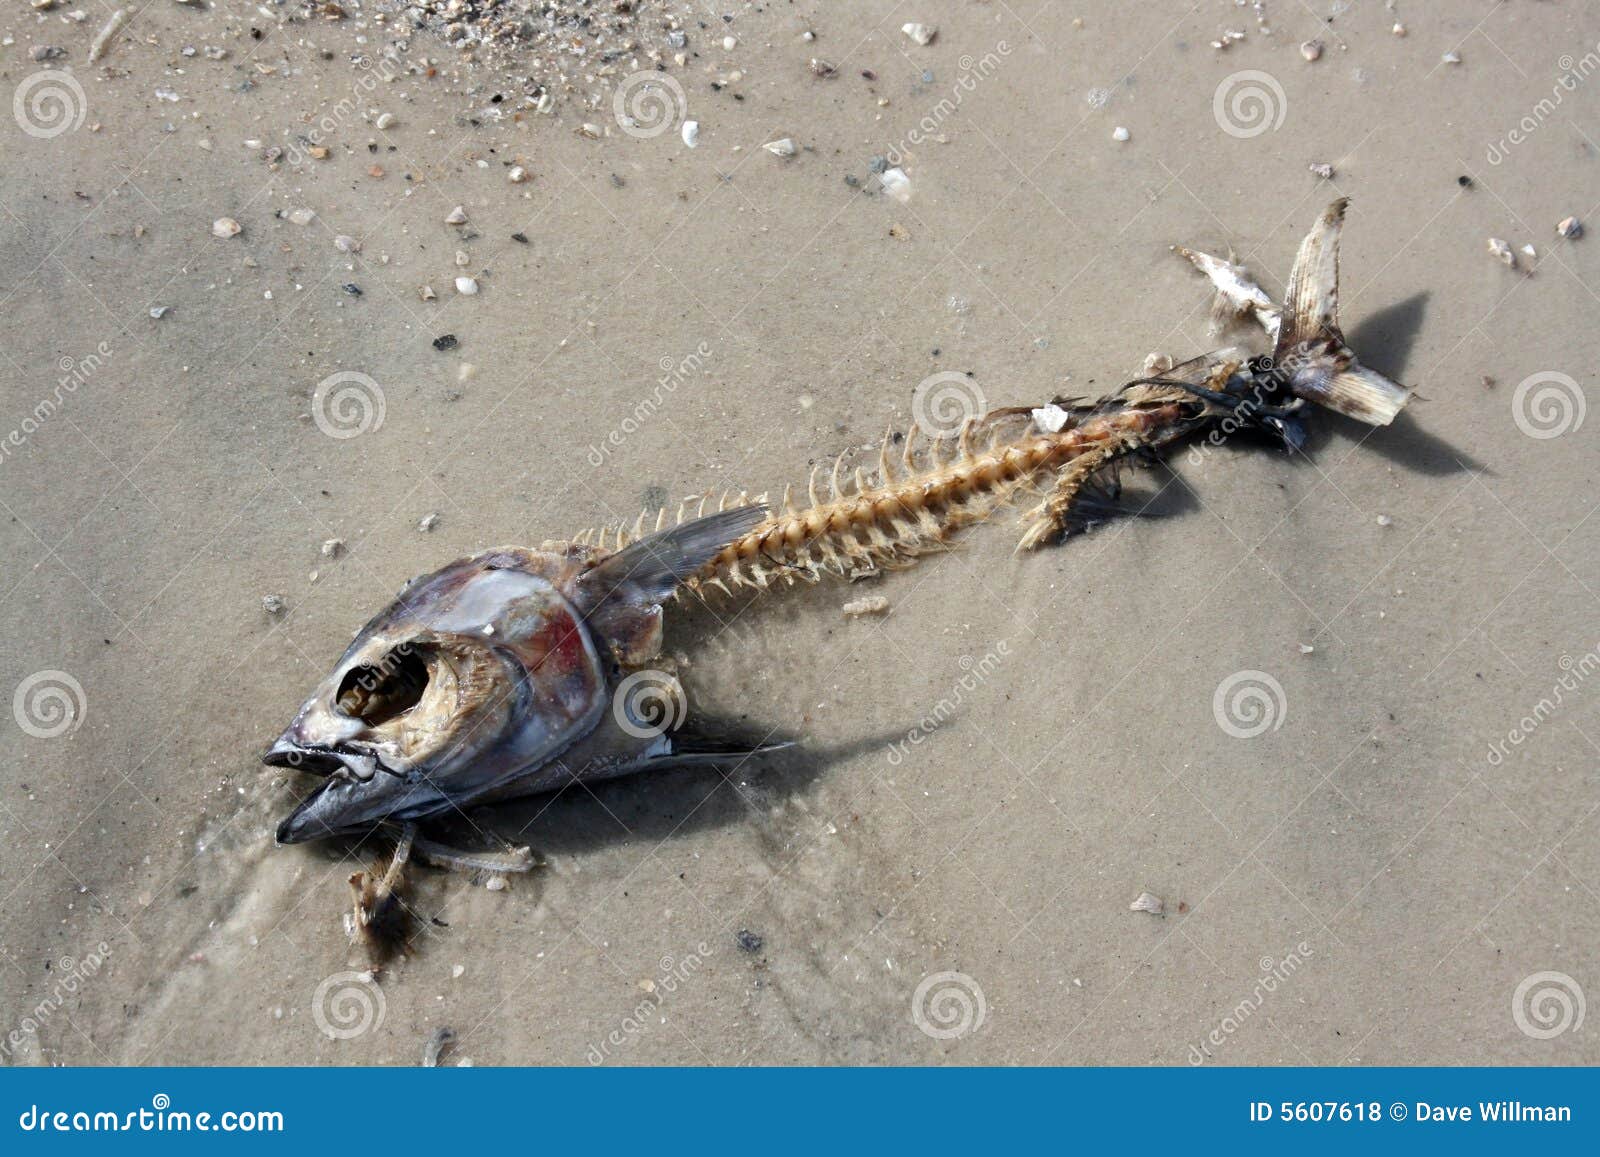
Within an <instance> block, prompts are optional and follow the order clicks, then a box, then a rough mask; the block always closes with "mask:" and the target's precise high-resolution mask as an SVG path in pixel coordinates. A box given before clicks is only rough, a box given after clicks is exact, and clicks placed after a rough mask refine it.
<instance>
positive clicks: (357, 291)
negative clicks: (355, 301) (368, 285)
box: [339, 281, 361, 297]
mask: <svg viewBox="0 0 1600 1157" xmlns="http://www.w3.org/2000/svg"><path fill="white" fill-rule="evenodd" d="M339 288H340V289H342V290H344V291H345V292H346V293H348V294H349V295H350V296H351V297H360V296H361V287H360V286H359V285H357V284H356V283H355V282H353V281H347V282H345V283H344V284H343V285H341V286H340V287H339Z"/></svg>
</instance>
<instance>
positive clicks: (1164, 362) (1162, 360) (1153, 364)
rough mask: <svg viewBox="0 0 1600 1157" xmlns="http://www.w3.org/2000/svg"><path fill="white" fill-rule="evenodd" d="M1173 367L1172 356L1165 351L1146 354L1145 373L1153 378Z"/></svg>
mask: <svg viewBox="0 0 1600 1157" xmlns="http://www.w3.org/2000/svg"><path fill="white" fill-rule="evenodd" d="M1171 368H1172V357H1171V355H1170V354H1164V353H1148V354H1145V355H1144V374H1145V377H1147V378H1153V377H1155V376H1156V375H1157V374H1164V373H1166V372H1167V371H1168V370H1170V369H1171Z"/></svg>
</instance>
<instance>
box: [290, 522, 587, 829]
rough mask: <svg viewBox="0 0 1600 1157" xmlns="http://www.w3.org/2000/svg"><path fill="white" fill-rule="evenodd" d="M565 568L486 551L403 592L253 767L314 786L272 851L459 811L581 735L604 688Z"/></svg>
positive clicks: (531, 554)
mask: <svg viewBox="0 0 1600 1157" xmlns="http://www.w3.org/2000/svg"><path fill="white" fill-rule="evenodd" d="M565 566H568V563H567V560H565V559H564V558H562V557H561V556H556V555H547V554H541V553H540V552H536V551H523V550H500V551H491V552H488V553H486V554H482V555H477V556H474V557H472V558H466V559H461V560H459V561H457V562H454V563H451V564H450V565H449V566H446V567H444V568H443V569H441V570H439V571H436V572H434V573H433V574H431V575H426V576H423V577H422V578H418V579H414V580H412V582H410V583H409V584H407V586H406V587H405V588H404V589H403V590H402V591H401V592H400V594H399V596H398V597H397V598H396V599H395V600H394V602H393V603H391V604H390V605H389V606H388V607H387V608H385V609H384V610H383V611H382V612H380V613H379V614H378V615H377V616H376V617H374V618H373V619H372V620H371V621H370V622H369V623H368V624H367V625H366V626H365V627H364V628H363V629H362V630H361V631H360V633H359V634H358V635H357V636H356V638H355V639H354V641H353V642H352V643H351V644H350V646H349V648H348V649H347V650H346V651H345V653H344V655H343V656H341V658H340V659H339V661H338V662H337V663H336V664H335V665H334V667H333V669H332V670H331V671H330V672H329V673H328V675H327V677H326V678H324V679H323V680H322V681H321V682H320V683H318V684H317V687H316V689H315V690H314V691H313V692H312V693H311V695H310V697H309V698H307V699H306V701H305V703H304V704H303V705H302V706H301V708H300V710H299V712H297V713H296V715H295V717H294V720H293V722H291V723H290V724H289V726H288V727H287V728H286V729H285V730H284V732H283V734H282V735H281V736H279V737H278V739H277V741H276V742H275V743H273V745H272V746H271V748H269V749H268V751H267V752H266V754H265V756H264V757H263V759H264V762H266V763H267V764H269V765H271V766H276V767H289V768H298V769H300V770H303V771H307V772H311V773H313V774H318V775H322V776H325V777H326V782H325V783H324V784H323V785H322V786H321V787H320V788H319V789H318V790H317V791H316V792H315V793H313V795H312V796H311V797H310V798H308V799H307V800H306V801H305V802H304V803H303V804H302V805H301V806H300V807H299V808H298V809H296V811H295V812H294V814H292V815H291V816H290V817H289V818H288V819H286V820H285V821H284V822H283V824H282V825H280V827H279V829H278V839H279V842H281V843H297V842H300V841H303V840H309V839H317V838H320V837H323V836H329V835H336V834H342V833H346V832H352V831H359V830H363V829H366V828H370V827H371V826H373V825H375V824H376V823H379V822H382V821H384V820H398V821H404V820H413V819H421V818H426V817H427V816H429V815H433V814H437V813H438V812H441V811H444V810H446V809H449V808H451V807H459V806H462V805H464V804H468V803H470V802H472V800H474V799H475V798H477V797H478V796H481V795H483V794H485V793H486V792H489V791H491V790H493V789H494V788H496V787H498V786H500V785H502V784H503V783H505V782H506V781H507V780H508V779H511V778H514V777H515V776H516V775H517V774H518V773H520V772H523V771H525V770H526V769H528V768H530V767H537V766H540V765H542V764H544V763H546V762H548V761H549V760H550V759H552V758H554V757H556V756H557V755H559V754H560V752H561V751H562V750H564V749H565V748H566V747H567V746H569V745H570V744H572V743H573V742H574V741H575V740H577V739H578V738H581V737H582V736H583V735H584V734H586V733H587V731H588V730H589V729H591V728H592V727H593V726H594V724H595V722H596V721H597V720H598V718H599V717H600V715H601V714H602V712H603V711H604V708H605V703H606V695H607V691H606V676H605V668H604V665H603V663H602V659H601V654H600V651H599V650H598V649H597V646H596V642H595V639H594V638H593V636H592V634H591V632H590V630H589V629H588V626H587V624H586V623H585V622H584V620H583V616H582V613H581V612H580V611H579V609H578V608H577V607H576V606H575V605H574V603H573V601H572V600H571V599H570V598H569V597H567V595H566V594H565V593H563V590H562V585H563V584H562V577H561V572H562V568H563V567H565Z"/></svg>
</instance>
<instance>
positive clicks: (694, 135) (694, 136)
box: [678, 121, 700, 149]
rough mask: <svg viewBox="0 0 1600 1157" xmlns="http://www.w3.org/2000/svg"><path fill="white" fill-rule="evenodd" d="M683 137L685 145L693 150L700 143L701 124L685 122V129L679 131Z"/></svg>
mask: <svg viewBox="0 0 1600 1157" xmlns="http://www.w3.org/2000/svg"><path fill="white" fill-rule="evenodd" d="M678 131H679V133H680V134H681V135H682V137H683V143H684V144H686V145H688V146H689V147H690V148H691V149H692V148H694V147H695V146H696V145H698V144H699V143H700V122H699V121H684V122H683V128H681V129H680V130H678Z"/></svg>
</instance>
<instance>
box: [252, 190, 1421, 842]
mask: <svg viewBox="0 0 1600 1157" xmlns="http://www.w3.org/2000/svg"><path fill="white" fill-rule="evenodd" d="M1345 205H1346V202H1345V201H1343V200H1340V201H1337V202H1335V203H1334V204H1333V205H1332V206H1330V207H1329V208H1328V210H1327V211H1326V212H1324V213H1323V215H1322V217H1321V218H1320V219H1319V220H1318V222H1317V224H1316V226H1315V227H1314V228H1313V229H1312V231H1311V232H1310V234H1309V235H1308V236H1307V237H1306V239H1305V241H1304V242H1303V243H1302V244H1301V246H1300V251H1299V254H1298V256H1297V258H1296V260H1295V265H1294V270H1293V273H1292V274H1291V276H1290V280H1289V288H1288V294H1287V298H1286V300H1285V302H1284V303H1283V306H1282V308H1281V310H1279V309H1277V308H1274V307H1273V305H1272V303H1271V301H1270V300H1269V299H1268V297H1267V295H1266V294H1265V293H1264V292H1263V291H1262V290H1261V289H1260V288H1259V287H1257V286H1256V285H1255V284H1254V283H1253V282H1251V281H1250V280H1249V278H1248V275H1247V274H1245V272H1244V271H1243V270H1242V269H1241V268H1240V267H1238V266H1236V265H1233V264H1232V263H1231V262H1226V261H1222V260H1220V259H1218V258H1213V257H1208V256H1206V255H1205V254H1194V253H1192V252H1190V251H1187V250H1184V251H1182V252H1183V253H1184V255H1185V256H1186V257H1188V258H1189V259H1190V260H1191V261H1193V262H1194V263H1195V264H1196V265H1197V267H1199V268H1200V269H1201V271H1202V272H1204V273H1206V275H1207V276H1208V277H1209V278H1211V280H1212V282H1213V284H1214V286H1215V288H1216V289H1217V291H1218V293H1219V295H1220V297H1221V299H1222V300H1223V302H1224V303H1225V305H1226V307H1227V309H1228V311H1230V312H1233V313H1236V314H1253V315H1254V316H1255V317H1256V318H1257V320H1259V321H1260V322H1261V324H1262V325H1263V326H1264V327H1265V328H1266V329H1267V330H1268V332H1269V333H1270V334H1272V336H1273V337H1274V338H1275V346H1274V350H1273V353H1272V355H1271V356H1270V357H1268V358H1255V359H1251V358H1249V357H1247V356H1246V355H1245V354H1244V353H1242V352H1240V351H1239V350H1237V349H1233V348H1228V349H1220V350H1216V351H1213V352H1211V353H1208V354H1205V355H1203V356H1201V357H1198V358H1195V359H1193V360H1191V361H1188V362H1185V363H1183V364H1181V365H1178V366H1175V367H1173V368H1172V369H1170V370H1167V371H1164V372H1162V373H1160V374H1158V375H1152V376H1149V377H1143V378H1138V379H1135V380H1133V381H1131V382H1129V383H1128V384H1127V385H1125V386H1124V387H1123V388H1122V389H1120V390H1119V391H1117V392H1116V393H1115V394H1113V395H1111V396H1109V397H1106V398H1103V399H1100V400H1098V401H1094V402H1083V401H1070V400H1060V399H1058V400H1057V402H1056V403H1052V405H1051V406H1050V407H1048V408H1045V409H1041V410H1033V409H1029V408H1015V409H1002V410H995V411H991V412H989V413H987V414H984V415H981V416H974V417H972V418H970V419H968V420H967V421H965V422H963V423H962V424H961V425H960V428H959V431H958V432H953V433H954V436H953V437H951V438H949V439H938V438H935V439H932V440H931V441H929V442H928V443H927V444H926V445H925V446H924V447H923V448H920V449H919V448H918V445H917V434H918V431H917V429H916V427H915V426H914V427H913V428H912V430H911V431H910V433H909V434H908V435H907V436H906V437H905V438H904V439H903V445H902V444H900V440H899V439H897V438H896V437H893V436H891V437H887V438H885V440H884V443H883V446H882V450H881V453H880V455H879V459H878V463H877V469H876V472H875V473H874V474H871V475H868V474H866V473H864V472H863V471H861V470H859V469H858V470H856V471H854V472H853V474H852V475H851V476H850V477H849V478H842V477H841V464H842V462H843V459H841V460H840V462H837V463H835V465H834V468H833V471H832V474H831V476H830V477H829V478H828V480H827V481H826V482H825V483H824V485H823V488H822V489H821V490H820V491H819V486H818V481H817V477H816V474H815V473H813V476H812V479H811V482H810V484H809V486H808V488H807V492H806V494H805V496H804V497H803V498H801V499H799V500H797V499H796V497H795V495H794V494H793V492H792V491H789V490H786V491H785V492H784V496H783V499H782V502H781V503H779V504H777V505H776V506H775V507H774V508H772V509H769V507H768V506H767V504H766V503H765V502H764V501H762V500H759V499H757V500H747V499H745V498H744V497H743V496H740V497H738V498H736V499H734V500H733V501H732V502H731V503H728V502H727V501H726V500H724V502H723V503H721V504H720V505H723V506H725V507H726V508H725V509H719V510H716V511H715V512H713V513H710V514H706V513H705V510H704V505H705V504H704V503H702V504H701V508H700V509H699V510H698V511H697V512H696V513H697V516H696V517H694V518H692V519H688V520H685V518H684V512H683V511H682V510H680V512H679V518H678V523H677V524H676V525H670V526H669V525H667V523H668V521H669V520H668V519H667V518H666V514H665V511H662V512H660V514H658V515H657V517H656V521H655V524H654V529H653V530H651V531H650V532H648V533H646V528H645V525H644V522H643V518H642V516H641V520H640V521H639V522H638V523H636V524H635V525H634V527H633V528H632V530H631V531H629V530H625V529H617V530H614V531H602V532H601V533H600V534H599V535H597V536H594V535H588V534H585V535H580V536H578V537H577V538H576V539H574V540H572V541H567V542H552V543H545V544H544V545H542V546H541V547H540V548H538V549H536V550H529V549H522V548H503V549H500V550H492V551H488V552H486V553H483V554H479V555H475V556H473V557H471V558H465V559H461V560H458V561H456V562H453V563H450V564H449V565H448V566H446V567H444V568H443V569H441V570H438V571H435V572H434V573H433V574H430V575H426V576H424V577H422V578H418V579H414V580H413V581H412V582H410V583H409V584H407V586H406V587H405V588H404V589H403V590H402V591H401V592H400V594H399V596H398V598H396V600H395V601H394V603H393V604H392V605H391V606H389V607H388V608H386V609H385V610H383V611H382V612H381V613H380V614H378V615H377V617H375V618H374V619H373V620H372V621H371V622H369V623H368V624H367V625H366V627H365V628H363V629H362V631H361V632H360V634H359V635H357V637H356V638H355V641H354V642H352V643H351V644H350V646H349V648H348V649H347V650H346V651H345V653H344V655H343V656H342V657H341V658H340V660H339V662H338V663H337V664H336V665H335V666H334V669H333V671H332V672H331V673H330V674H329V675H328V677H327V678H326V679H325V680H323V681H322V683H320V684H319V685H318V687H317V688H316V690H315V691H314V692H313V693H312V695H311V697H310V698H309V699H307V700H306V702H305V704H304V706H302V707H301V709H300V711H299V713H298V714H297V715H296V716H295V719H294V722H293V723H291V724H290V726H289V727H288V729H287V730H285V731H284V733H283V735H282V736H281V737H280V738H279V739H278V740H277V742H276V743H274V744H273V746H272V748H271V749H270V750H269V751H268V752H267V754H266V756H265V760H266V762H267V763H269V764H273V765H277V766H283V767H297V768H299V769H301V770H303V771H307V772H311V773H314V774H318V775H321V776H322V777H323V782H322V784H321V785H320V786H319V787H318V788H317V789H316V790H315V791H313V792H312V794H311V795H310V796H309V797H308V798H307V799H306V800H305V801H304V802H303V803H302V804H301V805H300V806H299V807H298V808H296V809H295V810H294V812H293V813H292V814H291V815H290V816H289V817H288V818H287V819H285V820H284V821H283V823H282V824H281V825H280V826H279V828H278V832H277V836H278V839H279V841H280V842H282V843H298V842H301V841H305V840H313V839H318V838H322V837H325V836H334V835H347V834H355V833H363V832H368V831H371V830H373V829H375V828H378V827H380V826H385V825H388V826H394V827H400V828H402V829H404V830H405V832H406V833H407V836H406V842H405V846H406V847H408V848H409V847H410V837H411V834H412V833H415V832H416V831H417V826H418V825H421V826H422V827H423V829H424V830H426V825H427V824H428V823H429V821H432V820H437V819H439V818H441V817H445V816H448V815H450V814H452V813H457V812H460V811H461V809H464V808H468V807H473V806H478V805H482V804H488V803H494V802H498V801H503V800H507V799H511V798H513V797H517V796H524V795H531V794H536V793H539V792H543V791H548V790H551V789H554V788H558V787H561V786H563V785H565V784H567V783H570V782H572V781H574V780H585V781H587V780H594V779H599V778H605V777H610V776H616V775H622V774H627V773H631V772H636V771H640V770H643V769H646V768H652V767H664V766H670V765H673V764H681V763H685V762H696V761H727V760H733V759H738V758H741V757H743V756H746V755H749V754H751V753H752V752H753V751H754V752H759V751H761V750H765V749H763V748H760V747H757V748H754V749H752V748H751V747H749V746H748V745H746V746H744V747H742V748H740V747H735V746H729V745H727V744H719V743H718V742H716V741H715V740H713V739H710V738H708V737H707V736H705V735H704V734H701V733H699V732H698V731H697V730H696V729H695V728H694V727H693V726H692V725H688V724H687V723H686V720H685V718H684V710H683V701H682V691H681V688H679V687H678V685H677V683H676V680H675V679H674V678H673V677H672V675H671V674H670V673H668V672H666V671H664V670H662V667H663V666H664V664H663V662H662V660H661V657H660V648H661V636H662V620H663V615H664V613H665V612H664V608H665V607H666V606H667V605H669V604H670V603H671V601H672V599H673V598H674V596H682V595H685V594H704V593H706V592H709V591H711V590H713V589H716V590H721V591H725V592H732V591H735V590H738V589H740V588H754V589H758V590H759V589H766V588H769V587H771V586H774V585H775V584H780V583H793V582H795V581H797V580H805V581H816V580H818V579H820V578H822V577H823V576H825V575H830V574H832V575H855V574H860V573H863V572H871V571H874V570H879V569H885V568H892V567H898V566H901V565H904V564H906V563H908V562H909V561H911V560H912V559H914V558H915V557H916V556H918V555H920V554H923V553H926V552H928V551H931V550H935V549H942V548H943V547H944V546H945V544H946V543H947V542H948V540H949V539H950V537H951V536H952V535H953V534H955V533H956V532H957V531H959V530H960V529H962V528H963V527H966V526H970V525H971V524H973V523H976V522H979V521H981V520H983V519H985V518H987V517H989V516H990V515H991V514H993V513H994V512H995V511H996V510H998V509H1000V508H1001V507H1004V506H1006V505H1008V504H1010V503H1012V502H1013V501H1014V500H1016V499H1017V498H1018V497H1019V496H1020V495H1022V494H1024V493H1030V492H1031V493H1039V492H1042V500H1041V501H1040V502H1039V503H1038V504H1037V505H1036V506H1034V507H1033V508H1032V509H1031V510H1029V511H1028V512H1027V513H1026V514H1025V516H1024V518H1025V522H1026V529H1025V531H1024V533H1023V537H1022V542H1021V547H1019V549H1023V548H1027V549H1031V548H1034V547H1038V546H1041V545H1043V544H1045V543H1047V542H1049V541H1052V540H1054V539H1057V538H1060V537H1062V536H1064V535H1066V534H1069V533H1071V532H1073V531H1074V530H1076V529H1079V528H1081V527H1082V526H1083V525H1084V524H1085V523H1086V522H1089V521H1093V520H1094V519H1095V518H1096V517H1098V516H1099V515H1100V513H1101V509H1100V506H1099V505H1098V504H1099V502H1100V501H1101V500H1102V498H1103V494H1104V488H1103V486H1102V485H1100V484H1101V483H1102V482H1103V480H1105V479H1106V478H1107V477H1108V472H1109V471H1112V470H1114V469H1115V468H1116V466H1117V464H1118V463H1119V462H1121V461H1123V460H1125V459H1129V458H1130V457H1133V456H1145V457H1149V456H1153V455H1159V454H1161V453H1162V452H1163V451H1166V450H1168V449H1169V448H1171V447H1172V446H1173V445H1174V444H1175V443H1178V442H1180V441H1182V440H1184V439H1186V438H1190V437H1193V436H1195V435H1198V434H1200V433H1202V432H1205V431H1208V430H1210V429H1213V428H1215V427H1216V426H1218V425H1219V424H1224V423H1232V424H1233V427H1234V428H1237V427H1240V426H1244V427H1250V428H1254V429H1257V430H1262V431H1267V432H1270V433H1271V434H1273V435H1275V436H1276V437H1277V438H1278V439H1281V441H1282V442H1283V443H1284V444H1285V445H1287V446H1288V447H1290V448H1291V449H1294V450H1298V449H1300V448H1301V447H1302V446H1303V444H1304V441H1305V436H1306V428H1305V418H1306V414H1307V413H1308V407H1307V403H1308V402H1309V403H1316V404H1318V405H1321V406H1323V407H1326V408H1329V409H1332V410H1334V411H1336V412H1339V413H1343V414H1346V415H1349V416H1352V417H1355V418H1358V419H1360V420H1362V421H1366V422H1369V423H1371V424H1374V425H1385V424H1387V423H1388V422H1389V421H1391V420H1392V419H1393V418H1394V416H1395V415H1396V414H1397V413H1398V412H1399V410H1400V408H1401V407H1402V406H1403V405H1405V403H1406V401H1407V400H1408V397H1409V395H1408V393H1407V391H1406V390H1405V389H1404V387H1402V386H1399V385H1397V384H1396V383H1394V382H1392V381H1390V380H1389V379H1388V378H1386V377H1384V376H1382V375H1381V374H1378V373H1376V372H1375V371H1373V370H1371V369H1368V368H1367V367H1365V366H1363V365H1361V363H1360V362H1359V361H1358V359H1357V358H1356V356H1355V354H1354V352H1352V351H1351V350H1350V348H1349V347H1348V345H1346V343H1345V340H1344V336H1343V334H1342V333H1341V331H1340V329H1339V324H1338V317H1337V307H1338V242H1339V234H1340V231H1341V229H1342V226H1343V221H1344V214H1345ZM418 838H419V840H420V839H421V837H420V836H419V837H418ZM419 846H420V844H419ZM446 858H447V859H448V858H449V857H448V856H446ZM458 862H461V861H458ZM465 862H467V863H468V864H469V865H470V864H471V862H472V861H471V860H470V858H468V859H466V861H465ZM480 866H481V865H480Z"/></svg>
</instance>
